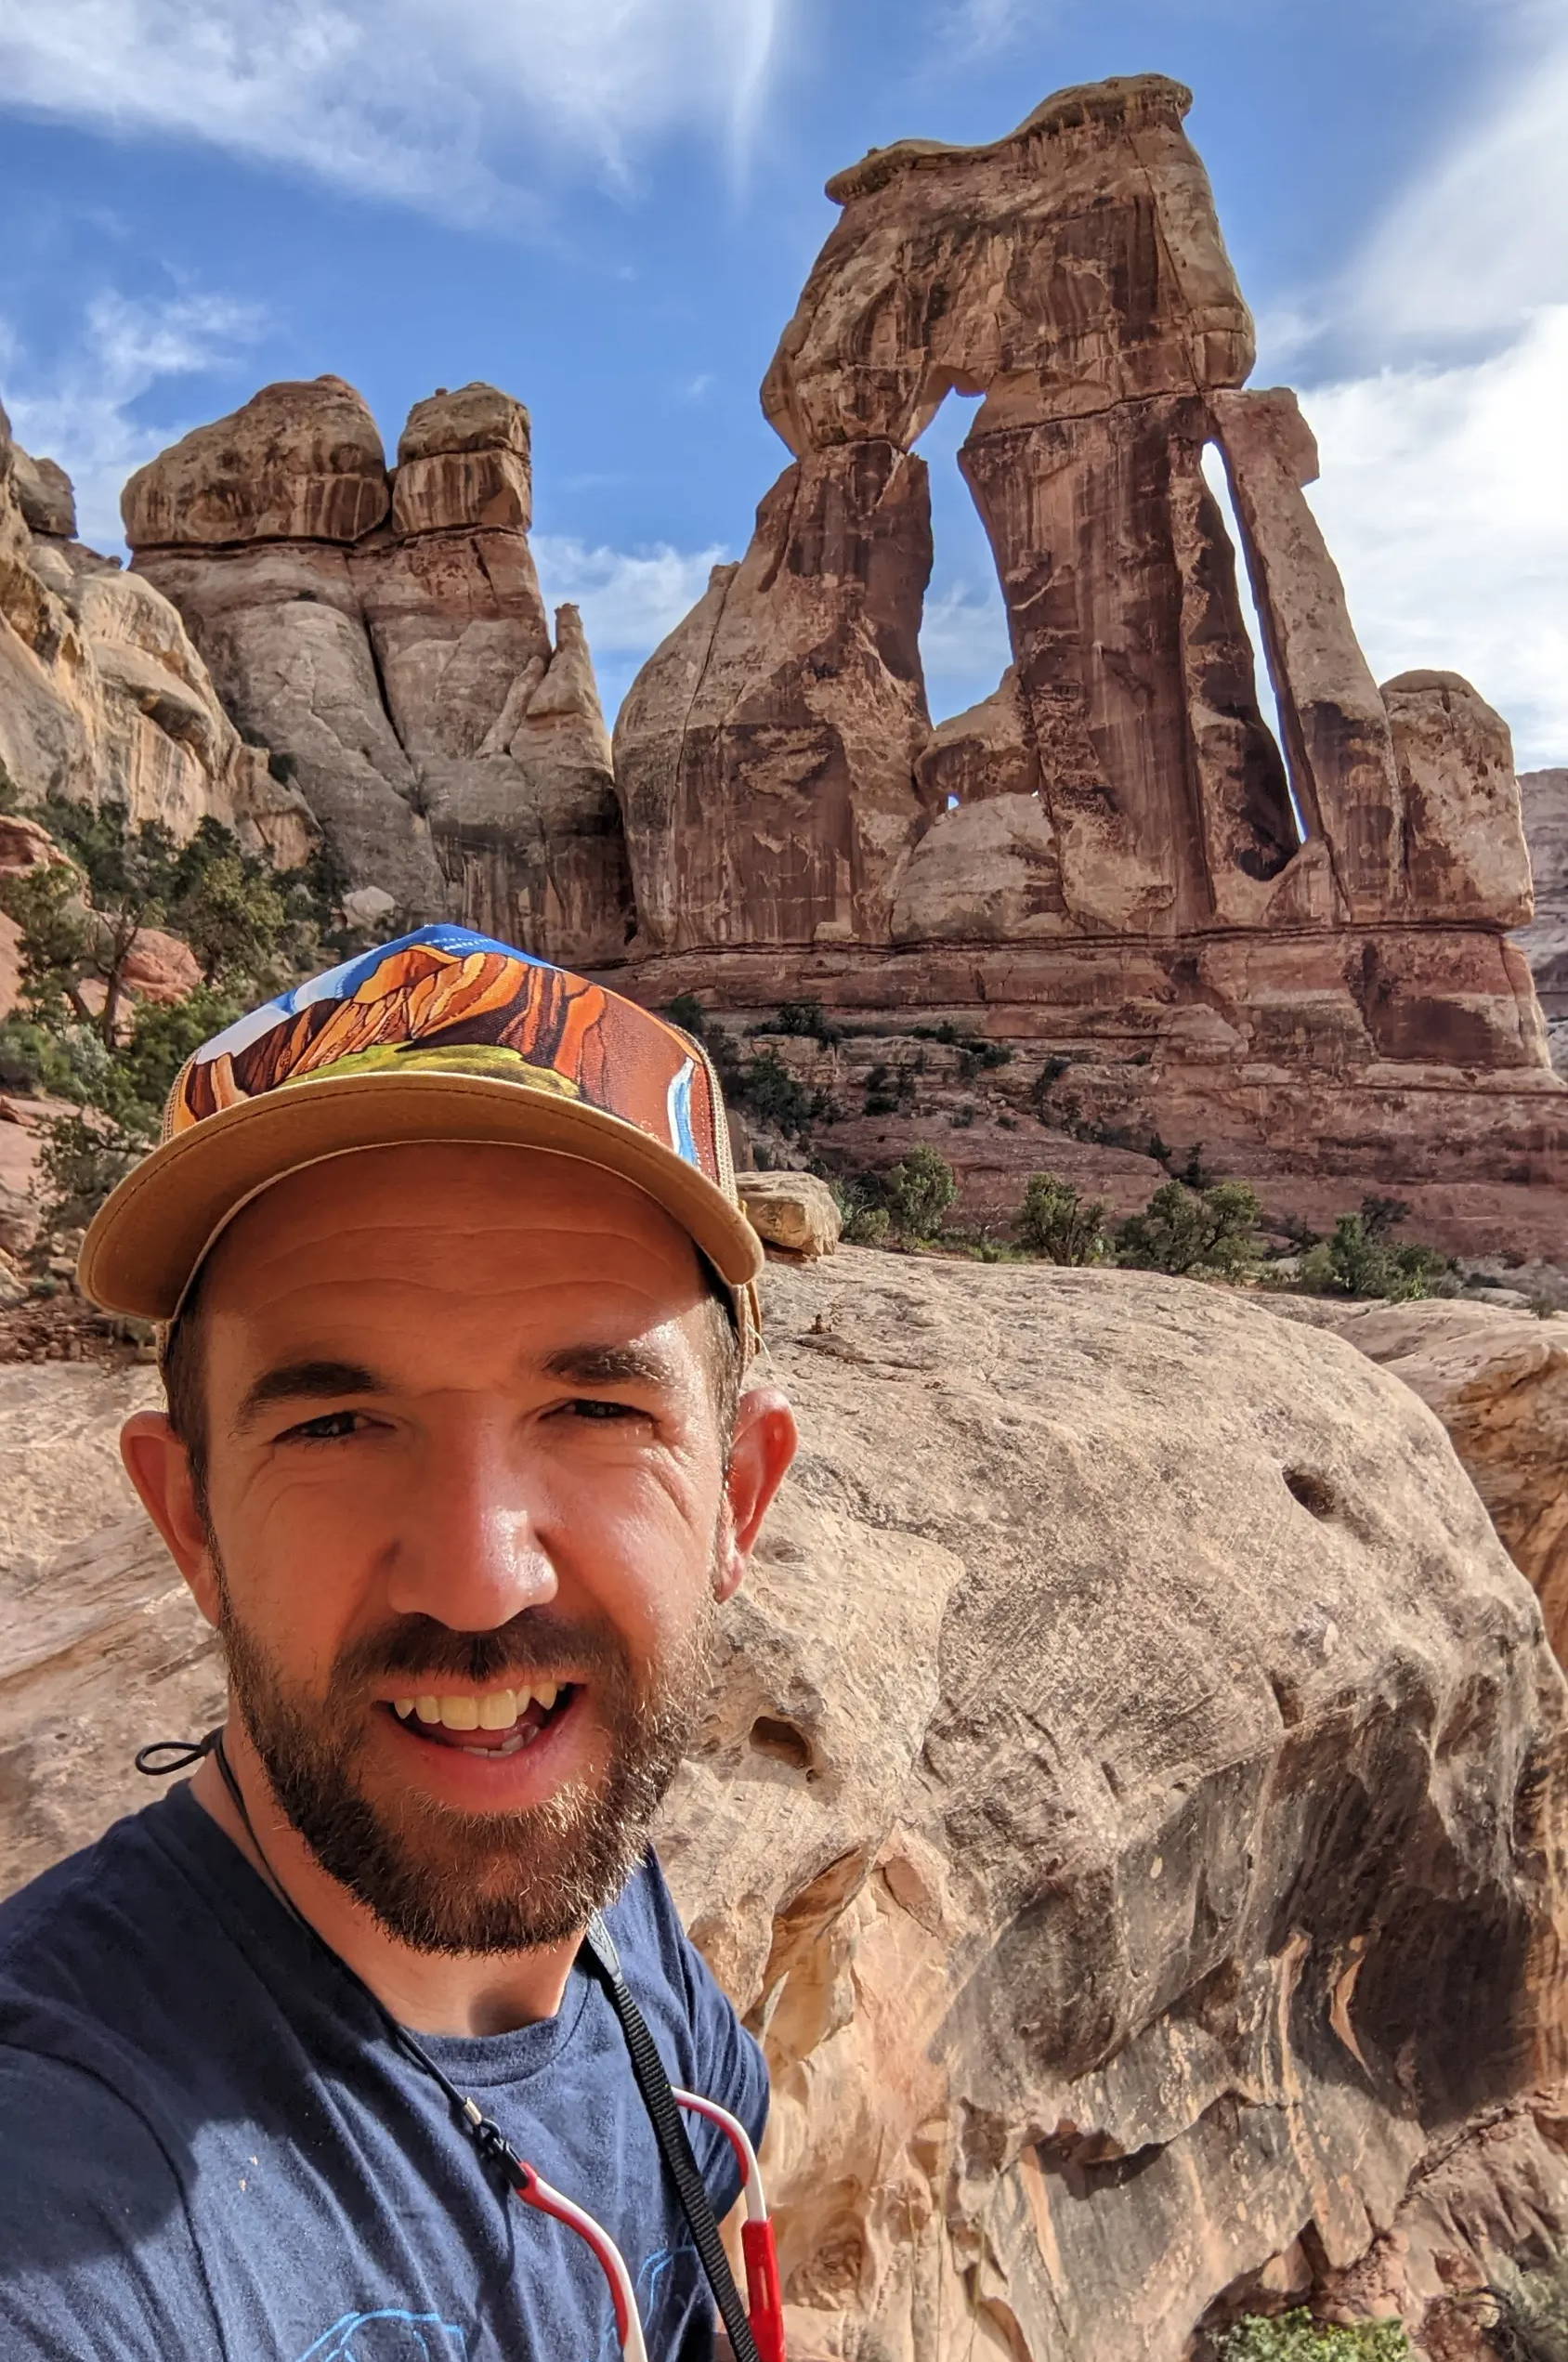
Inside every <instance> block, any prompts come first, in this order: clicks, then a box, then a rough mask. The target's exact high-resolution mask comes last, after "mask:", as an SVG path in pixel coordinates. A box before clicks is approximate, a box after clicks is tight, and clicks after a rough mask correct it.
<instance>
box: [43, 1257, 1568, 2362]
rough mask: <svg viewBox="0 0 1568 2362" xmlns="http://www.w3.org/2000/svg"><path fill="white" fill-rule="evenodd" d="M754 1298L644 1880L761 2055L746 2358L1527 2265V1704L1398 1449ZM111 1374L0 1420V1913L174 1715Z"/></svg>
mask: <svg viewBox="0 0 1568 2362" xmlns="http://www.w3.org/2000/svg"><path fill="white" fill-rule="evenodd" d="M765 1295H766V1303H767V1321H768V1338H769V1345H770V1352H771V1358H772V1365H773V1369H774V1372H775V1374H776V1375H777V1377H779V1378H780V1379H781V1380H782V1382H783V1383H784V1384H785V1385H786V1386H787V1388H788V1389H789V1390H790V1391H791V1395H792V1397H793V1399H794V1400H795V1403H796V1404H797V1408H798V1410H799V1414H800V1416H801V1420H802V1425H803V1430H804V1454H803V1456H802V1459H801V1461H800V1463H799V1464H798V1467H797V1469H796V1472H795V1473H794V1475H793V1476H792V1477H791V1481H790V1482H789V1483H788V1484H787V1485H786V1487H785V1490H784V1493H783V1495H782V1496H781V1500H780V1502H779V1505H778V1507H777V1513H776V1515H775V1517H774V1519H773V1520H771V1522H770V1524H769V1527H768V1528H767V1530H766V1532H765V1534H764V1542H763V1546H762V1548H761V1550H760V1551H759V1554H758V1557H757V1560H756V1563H755V1565H754V1567H753V1570H752V1573H751V1579H750V1581H749V1582H748V1584H747V1586H745V1588H744V1589H743V1590H742V1591H741V1593H740V1594H739V1596H738V1599H737V1600H736V1602H735V1603H734V1604H733V1605H732V1606H731V1607H730V1608H729V1609H728V1610H726V1612H725V1622H724V1626H723V1639H722V1648H721V1657H720V1663H719V1666H718V1675H717V1681H716V1686H715V1690H714V1693H713V1697H712V1703H711V1706H710V1709H709V1711H708V1714H707V1716H706V1719H705V1722H704V1726H703V1728H702V1730H701V1733H700V1736H699V1743H698V1745H697V1746H696V1748H695V1750H694V1752H693V1754H692V1755H691V1757H690V1759H689V1760H688V1762H687V1763H686V1766H685V1767H684V1768H683V1770H682V1772H681V1774H680V1776H679V1778H678V1780H677V1781H676V1784H675V1787H674V1789H673V1792H672V1794H671V1796H670V1799H669V1801H668V1804H667V1806H666V1807H665V1811H664V1814H663V1819H662V1824H661V1829H660V1848H661V1851H662V1854H663V1856H664V1859H665V1861H666V1863H667V1865H668V1867H669V1869H670V1872H671V1874H672V1878H673V1883H674V1885H675V1886H676V1890H677V1893H678V1895H679V1897H680V1899H681V1901H682V1904H683V1908H684V1909H685V1911H686V1914H687V1918H688V1922H689V1924H690V1925H691V1926H692V1928H693V1932H694V1934H695V1935H696V1937H697V1938H698V1940H699V1942H700V1943H701V1944H702V1945H703V1946H704V1948H705V1949H706V1951H707V1952H708V1955H709V1957H710V1959H711V1961H712V1964H713V1965H714V1967H715V1969H716V1971H717V1973H718V1974H719V1975H720V1976H721V1977H722V1978H723V1979H724V1980H725V1984H726V1985H727V1987H728V1989H729V1990H730V1991H731V1992H732V1993H733V1994H734V1995H735V1996H736V1998H737V2000H738V2003H739V2004H740V2006H741V2007H742V2008H743V2009H744V2010H745V2011H746V2013H747V2014H748V2016H749V2017H750V2019H751V2023H752V2024H753V2025H754V2026H755V2027H756V2028H757V2029H759V2031H760V2033H761V2035H762V2037H763V2039H764V2042H765V2044H766V2047H767V2050H768V2054H769V2057H770V2061H771V2065H772V2070H773V2081H774V2094H775V2096H774V2108H773V2121H772V2127H771V2130H770V2134H769V2143H768V2154H767V2165H768V2172H769V2188H770V2195H771V2196H772V2198H773V2199H774V2201H775V2207H776V2212H777V2219H778V2224H779V2236H780V2249H781V2260H782V2265H783V2274H784V2286H785V2294H786V2299H787V2303H788V2305H789V2311H790V2328H791V2350H792V2351H795V2352H799V2353H801V2354H814V2355H838V2356H841V2357H849V2356H852V2355H853V2356H860V2357H865V2356H869V2355H871V2354H872V2353H875V2354H877V2355H879V2356H881V2357H884V2362H947V2358H948V2357H949V2356H951V2355H954V2354H956V2353H973V2354H975V2355H979V2354H982V2353H987V2354H988V2353H992V2352H994V2353H995V2354H997V2355H999V2356H1000V2355H1003V2354H1006V2355H1010V2356H1013V2357H1015V2362H1180V2358H1181V2357H1183V2356H1184V2355H1186V2354H1187V2352H1188V2350H1189V2342H1190V2340H1191V2337H1192V2334H1193V2332H1194V2330H1195V2329H1196V2328H1197V2326H1198V2325H1199V2323H1200V2322H1202V2321H1203V2320H1205V2319H1206V2318H1210V2319H1212V2318H1216V2317H1219V2316H1222V2314H1223V2313H1224V2312H1226V2311H1227V2310H1232V2311H1234V2310H1235V2309H1238V2308H1240V2307H1242V2306H1244V2305H1245V2304H1247V2303H1248V2302H1249V2300H1251V2299H1252V2298H1253V2297H1254V2296H1255V2295H1256V2294H1257V2293H1258V2291H1260V2290H1271V2289H1272V2290H1274V2291H1276V2292H1278V2291H1280V2290H1301V2291H1302V2292H1305V2293H1311V2292H1313V2290H1314V2289H1323V2290H1332V2291H1333V2292H1334V2294H1335V2296H1336V2300H1337V2301H1338V2302H1339V2303H1342V2304H1346V2305H1348V2306H1349V2307H1350V2308H1351V2309H1352V2310H1354V2309H1355V2307H1356V2305H1357V2303H1359V2305H1360V2308H1361V2309H1362V2310H1364V2311H1365V2310H1376V2311H1381V2312H1385V2313H1386V2312H1389V2311H1392V2310H1397V2311H1399V2312H1401V2313H1402V2314H1403V2316H1404V2317H1405V2320H1406V2321H1407V2322H1408V2323H1409V2325H1410V2326H1411V2327H1412V2329H1417V2330H1418V2331H1419V2330H1421V2329H1423V2328H1424V2327H1425V2326H1426V2325H1427V2324H1428V2323H1429V2321H1431V2320H1435V2319H1437V2318H1439V2317H1441V2316H1442V2308H1443V2307H1444V2306H1450V2307H1451V2306H1452V2304H1453V2303H1454V2302H1455V2301H1456V2299H1462V2298H1463V2296H1464V2294H1465V2292H1466V2290H1476V2289H1478V2288H1479V2287H1480V2286H1481V2285H1482V2284H1483V2282H1484V2281H1487V2280H1490V2281H1492V2282H1494V2283H1496V2282H1497V2281H1498V2280H1499V2279H1500V2278H1501V2277H1503V2276H1504V2275H1505V2274H1506V2273H1507V2271H1508V2270H1509V2268H1510V2257H1512V2256H1514V2255H1516V2254H1517V2255H1523V2256H1526V2257H1527V2256H1528V2253H1529V2243H1530V2241H1531V2239H1532V2238H1534V2239H1536V2240H1539V2241H1542V2242H1545V2243H1546V2246H1547V2251H1548V2252H1550V2251H1553V2250H1554V2249H1557V2250H1560V2249H1561V2243H1562V2241H1563V2238H1564V2237H1565V2236H1568V2167H1565V2165H1564V2162H1563V2155H1562V2150H1561V2144H1560V2143H1555V2144H1554V2141H1553V2139H1552V2138H1550V2137H1548V2134H1550V2133H1551V2131H1552V2127H1553V2121H1554V2119H1553V2110H1554V2108H1558V2109H1560V2103H1559V2102H1558V2101H1557V2100H1556V2099H1554V2097H1553V2095H1552V2094H1553V2093H1554V2091H1555V2090H1556V2089H1558V2088H1559V2087H1560V2086H1561V2077H1562V2071H1563V2063H1564V2061H1563V2015H1564V2008H1563V1998H1562V1991H1561V1977H1560V1973H1559V1967H1558V1963H1559V1961H1560V1957H1561V1950H1560V1947H1561V1929H1562V1925H1563V1920H1564V1912H1565V1907H1568V1890H1565V1886H1564V1867H1563V1847H1562V1843H1561V1831H1562V1825H1563V1824H1562V1817H1561V1816H1562V1804H1563V1795H1562V1780H1563V1774H1564V1760H1565V1758H1564V1746H1563V1740H1564V1727H1565V1726H1564V1705H1565V1693H1564V1687H1563V1682H1562V1677H1561V1674H1560V1673H1559V1671H1558V1668H1557V1666H1556V1664H1555V1663H1554V1662H1553V1660H1552V1657H1551V1653H1550V1651H1549V1649H1548V1645H1547V1640H1546V1636H1545V1633H1544V1631H1543V1629H1542V1625H1541V1619H1540V1612H1539V1609H1538V1607H1537V1605H1536V1602H1535V1599H1534V1598H1533V1596H1532V1594H1531V1591H1530V1588H1529V1586H1528V1585H1527V1584H1526V1583H1525V1582H1524V1580H1523V1578H1522V1576H1521V1575H1520V1573H1519V1572H1518V1570H1517V1569H1516V1568H1515V1567H1514V1566H1513V1565H1512V1563H1511V1562H1510V1560H1509V1558H1508V1556H1507V1554H1506V1552H1505V1551H1504V1550H1503V1548H1502V1546H1501V1545H1500V1544H1499V1543H1498V1541H1497V1539H1496V1535H1495V1534H1494V1533H1493V1531H1492V1528H1491V1526H1490V1524H1489V1522H1488V1520H1487V1518H1486V1515H1485V1512H1484V1510H1483V1507H1482V1505H1481V1502H1480V1500H1479V1499H1478V1497H1477V1495H1476V1494H1475V1491H1474V1489H1473V1487H1472V1486H1471V1485H1470V1482H1469V1481H1468V1480H1467V1478H1466V1477H1465V1475H1464V1474H1463V1472H1462V1470H1461V1468H1459V1465H1458V1463H1457V1459H1456V1458H1455V1455H1454V1453H1453V1450H1452V1448H1451V1446H1450V1444H1449V1443H1448V1442H1447V1439H1446V1438H1445V1436H1444V1432H1443V1429H1442V1428H1441V1426H1440V1424H1439V1423H1438V1421H1437V1419H1436V1418H1435V1417H1434V1416H1433V1415H1432V1414H1431V1411H1429V1410H1428V1409H1427V1408H1426V1406H1425V1405H1424V1404H1423V1403H1421V1402H1420V1401H1419V1400H1418V1397H1417V1395H1416V1394H1415V1393H1414V1392H1413V1391H1412V1390H1410V1389H1409V1388H1408V1387H1406V1386H1402V1385H1400V1384H1398V1383H1397V1382H1396V1381H1395V1379H1394V1378H1393V1377H1391V1376H1390V1375H1389V1374H1388V1373H1387V1372H1386V1371H1383V1370H1380V1369H1379V1368H1378V1367H1377V1366H1376V1365H1375V1364H1373V1363H1372V1362H1370V1361H1369V1360H1368V1359H1367V1358H1366V1356H1365V1354H1362V1353H1360V1352H1357V1351H1353V1350H1352V1348H1351V1347H1350V1346H1348V1345H1347V1344H1346V1343H1344V1341H1343V1340H1341V1339H1339V1338H1335V1337H1332V1336H1327V1335H1321V1334H1317V1333H1314V1332H1313V1331H1312V1330H1310V1329H1308V1328H1305V1327H1302V1326H1300V1325H1292V1324H1289V1323H1287V1322H1284V1321H1280V1320H1277V1319H1274V1317H1272V1316H1271V1314H1270V1313H1269V1312H1268V1311H1264V1310H1261V1309H1259V1308H1258V1307H1256V1306H1254V1305H1251V1304H1249V1303H1248V1302H1247V1301H1245V1300H1243V1299H1241V1298H1237V1297H1235V1296H1233V1295H1230V1294H1227V1293H1225V1292H1222V1291H1219V1290H1210V1289H1207V1288H1204V1287H1202V1286H1199V1285H1195V1284H1191V1283H1183V1282H1180V1281H1169V1280H1161V1279H1156V1278H1153V1277H1146V1276H1143V1275H1137V1274H1130V1273H1126V1272H1094V1271H1085V1272H1071V1271H1062V1272H1058V1271H1054V1270H1046V1269H1043V1268H1041V1267H1038V1266H1031V1267H1028V1268H1020V1267H1007V1266H1001V1267H997V1268H994V1269H986V1268H977V1267H975V1266H973V1265H971V1264H963V1263H957V1262H945V1261H938V1260H932V1259H917V1258H910V1257H905V1256H899V1257H894V1256H880V1255H875V1254H869V1253H866V1252H864V1251H861V1250H856V1249H853V1248H845V1249H843V1250H841V1252H840V1254H839V1255H838V1256H837V1257H836V1258H835V1259H834V1260H833V1261H832V1262H831V1263H830V1264H828V1263H817V1264H809V1265H805V1266H803V1267H801V1268H799V1269H795V1268H791V1267H787V1266H783V1265H775V1266H773V1267H771V1268H770V1271H769V1272H768V1275H767V1279H766V1282H765ZM152 1383H153V1381H152V1378H151V1374H150V1372H147V1371H140V1370H138V1371H133V1372H130V1373H128V1374H126V1375H125V1376H124V1377H114V1378H106V1377H103V1376H102V1374H100V1373H98V1372H93V1371H89V1370H80V1369H73V1368H72V1369H67V1368H59V1367H55V1368H39V1369H33V1370H27V1371H18V1372H13V1373H9V1374H7V1376H6V1377H4V1378H0V1392H3V1391H4V1390H5V1388H6V1387H7V1386H8V1387H9V1388H10V1391H9V1393H8V1394H7V1395H6V1397H5V1403H4V1407H5V1409H6V1412H7V1418H6V1422H5V1432H6V1437H7V1442H6V1446H5V1452H6V1457H5V1460H4V1463H3V1464H0V1482H3V1486H4V1495H5V1498H6V1501H7V1515H8V1516H9V1518H10V1519H11V1520H12V1524H11V1537H12V1538H11V1540H10V1544H9V1548H10V1565H9V1568H8V1569H7V1572H6V1573H5V1575H4V1576H3V1577H0V1590H3V1594H4V1598H5V1601H6V1612H5V1614H4V1616H3V1617H0V1633H3V1634H4V1636H5V1637H4V1638H3V1639H0V1774H3V1782H0V1790H3V1794H4V1798H5V1806H4V1810H5V1821H4V1831H3V1839H0V1844H3V1855H0V1859H3V1860H4V1863H5V1871H6V1876H7V1880H8V1881H14V1880H16V1879H18V1878H20V1877H22V1876H24V1875H27V1874H30V1873H32V1872H33V1871H35V1870H36V1869H38V1868H40V1867H42V1866H43V1864H44V1863H45V1862H46V1861H47V1860H51V1859H53V1858H54V1857H55V1856H56V1855H58V1854H59V1853H60V1852H61V1851H63V1850H64V1849H65V1848H66V1847H68V1846H70V1845H73V1844H77V1843H80V1842H82V1840H83V1839H85V1837H86V1836H88V1835H90V1834H91V1833H93V1832H94V1831H95V1830H96V1829H97V1828H98V1827H99V1826H101V1825H102V1823H103V1821H104V1820H106V1819H107V1818H109V1817H110V1815H111V1813H113V1812H114V1811H116V1810H119V1809H124V1807H127V1806H129V1805H132V1804H135V1803H139V1802H140V1801H142V1797H141V1795H140V1794H137V1789H138V1787H139V1783H137V1782H136V1781H134V1778H133V1775H132V1774H131V1772H130V1768H129V1756H130V1754H131V1752H132V1750H133V1749H134V1747H135V1746H136V1745H137V1744H139V1743H140V1742H142V1741H144V1740H145V1739H147V1738H149V1737H152V1736H163V1735H168V1734H169V1733H171V1732H173V1731H175V1730H176V1729H181V1728H187V1727H188V1728H190V1729H202V1728H203V1727H205V1724H206V1722H207V1721H208V1719H210V1718H211V1716H212V1714H213V1712H214V1710H215V1707H216V1698H217V1690H218V1682H217V1667H216V1657H215V1654H214V1651H213V1649H212V1645H211V1642H210V1639H209V1638H208V1637H207V1635H206V1633H205V1630H204V1627H203V1626H202V1625H201V1624H200V1623H199V1621H198V1619H197V1618H196V1615H195V1611H194V1609H192V1608H191V1607H189V1604H188V1603H187V1602H186V1601H185V1600H184V1599H183V1596H182V1594H181V1593H180V1592H179V1590H178V1588H177V1586H176V1583H175V1581H174V1578H173V1576H172V1572H171V1571H170V1570H169V1569H168V1567H167V1564H166V1562H164V1561H163V1560H162V1559H161V1555H160V1553H159V1552H158V1550H157V1548H156V1546H155V1545H153V1544H152V1543H151V1541H150V1537H149V1535H148V1533H147V1532H146V1529H145V1527H140V1526H137V1525H136V1524H135V1523H128V1522H120V1523H118V1524H115V1523H113V1522H107V1523H106V1522H105V1521H106V1520H119V1519H121V1518H122V1517H123V1511H124V1502H125V1495H124V1485H123V1479H121V1477H120V1476H119V1474H118V1472H117V1469H116V1468H115V1465H114V1462H113V1457H112V1452H111V1443H110V1437H111V1430H112V1427H113V1424H114V1423H115V1421H117V1419H118V1418H119V1416H121V1415H122V1414H123V1412H124V1409H125V1408H127V1407H129V1406H130V1404H131V1403H134V1402H137V1401H142V1400H146V1399H148V1397H149V1395H150V1391H151V1387H152ZM1358 2273H1360V2274H1362V2275H1363V2276H1364V2277H1363V2279H1362V2281H1361V2282H1360V2284H1359V2286H1360V2290H1361V2293H1360V2296H1359V2298H1358V2297H1357V2294H1356V2289H1357V2285H1358V2283H1357V2282H1356V2278H1355V2276H1356V2275H1357V2274H1358ZM1374 2300H1375V2301H1374ZM1433 2350H1434V2351H1435V2350H1436V2349H1435V2348H1434V2349H1433Z"/></svg>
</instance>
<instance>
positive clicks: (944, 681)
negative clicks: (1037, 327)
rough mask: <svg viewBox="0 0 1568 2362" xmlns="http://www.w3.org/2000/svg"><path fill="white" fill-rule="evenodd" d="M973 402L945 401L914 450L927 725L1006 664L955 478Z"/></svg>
mask: <svg viewBox="0 0 1568 2362" xmlns="http://www.w3.org/2000/svg"><path fill="white" fill-rule="evenodd" d="M979 401H980V397H979V395H978V394H973V395H965V394H949V395H948V396H947V399H946V401H945V402H944V403H943V405H942V407H941V409H940V410H939V411H937V413H936V415H935V417H934V419H933V420H932V422H931V424H930V425H929V426H928V427H927V428H926V430H925V432H924V434H923V435H922V436H921V438H920V441H919V443H918V445H917V446H916V448H917V449H918V450H919V452H920V455H921V459H923V460H924V462H925V463H926V465H927V466H928V467H929V468H930V470H931V535H932V542H933V544H934V549H935V554H936V555H935V560H934V564H933V566H932V569H931V581H930V584H929V586H928V588H927V590H926V594H925V611H924V613H923V615H922V616H921V666H922V668H923V670H924V672H925V695H926V702H927V704H928V705H929V706H930V708H931V718H932V721H933V722H945V721H946V720H947V716H948V715H949V714H951V713H962V712H963V711H964V710H965V708H966V707H968V706H972V705H978V704H979V703H980V701H981V699H982V698H988V697H989V696H990V695H991V693H992V691H993V690H994V689H995V687H996V685H997V683H998V682H999V681H1000V679H1001V676H1002V674H1003V673H1004V672H1006V670H1007V668H1008V666H1009V665H1010V664H1011V663H1012V661H1013V644H1012V642H1011V640H1010V639H1009V638H1008V633H1007V610H1006V608H1005V607H1003V605H1002V598H1001V591H1000V587H999V585H998V582H997V569H996V566H995V563H994V561H993V559H992V556H991V545H990V542H988V541H987V538H986V529H985V527H984V526H983V525H982V524H981V522H980V516H979V512H978V511H977V510H976V508H975V505H974V502H973V501H972V500H971V499H970V496H969V487H968V485H967V484H966V483H965V482H964V480H963V477H962V476H960V473H959V463H958V451H959V445H960V443H961V442H962V441H963V438H964V437H965V436H966V435H967V434H968V432H969V429H970V426H971V424H972V423H973V416H974V411H975V410H976V408H977V407H978V404H979ZM952 801H953V800H952V799H949V808H951V803H952Z"/></svg>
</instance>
